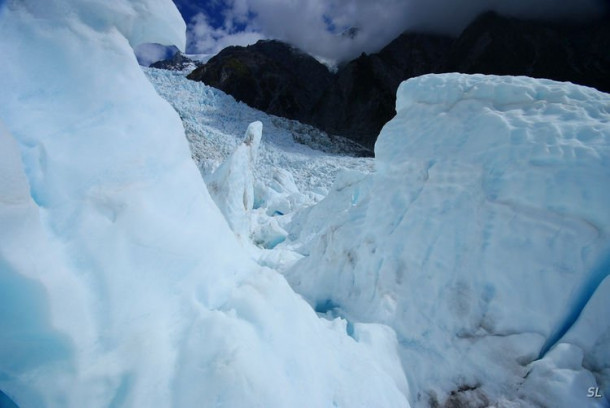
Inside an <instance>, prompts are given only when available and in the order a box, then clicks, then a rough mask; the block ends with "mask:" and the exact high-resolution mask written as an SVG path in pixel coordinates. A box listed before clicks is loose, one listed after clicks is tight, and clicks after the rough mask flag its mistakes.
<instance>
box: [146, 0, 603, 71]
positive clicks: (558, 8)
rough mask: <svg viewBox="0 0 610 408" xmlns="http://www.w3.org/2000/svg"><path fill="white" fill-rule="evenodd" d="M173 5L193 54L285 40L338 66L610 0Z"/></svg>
mask: <svg viewBox="0 0 610 408" xmlns="http://www.w3.org/2000/svg"><path fill="white" fill-rule="evenodd" d="M173 1H174V3H175V4H176V6H177V7H178V9H179V10H180V12H181V13H182V16H183V17H184V19H185V21H186V23H187V25H188V31H187V38H188V43H187V53H192V54H216V53H217V52H219V51H220V50H222V49H223V48H225V47H227V46H229V45H249V44H253V43H255V42H256V41H258V40H260V39H278V40H282V41H286V42H288V43H290V44H292V45H294V46H296V47H298V48H300V49H302V50H304V51H306V52H308V53H310V54H312V55H314V56H316V57H319V58H320V59H322V60H328V61H334V62H338V61H344V60H349V59H352V58H355V57H357V56H358V55H360V54H361V53H362V52H366V53H372V52H376V51H379V50H380V49H381V48H382V47H383V46H384V45H386V44H387V43H389V42H390V41H391V40H393V39H394V38H396V37H397V36H398V35H400V33H402V32H403V31H405V30H407V29H412V30H420V31H428V32H437V33H443V34H451V35H458V34H459V33H460V32H461V30H462V29H464V28H465V26H466V25H467V24H468V23H469V22H470V21H472V19H473V18H474V17H476V16H477V15H478V14H480V13H482V12H484V11H487V10H494V11H497V12H499V13H501V14H505V15H511V16H517V17H530V18H544V19H572V20H587V19H590V18H593V17H594V16H599V15H602V14H603V13H604V11H605V10H607V9H608V5H609V4H610V0H173ZM349 28H356V29H357V31H358V32H357V35H356V36H354V37H353V38H350V37H349V36H346V35H341V34H342V33H344V32H345V31H346V30H347V29H349ZM158 52H159V53H161V51H158ZM153 53H154V49H153ZM152 58H155V56H154V55H153V56H152Z"/></svg>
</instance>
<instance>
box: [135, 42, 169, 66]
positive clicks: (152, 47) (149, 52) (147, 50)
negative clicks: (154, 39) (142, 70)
mask: <svg viewBox="0 0 610 408" xmlns="http://www.w3.org/2000/svg"><path fill="white" fill-rule="evenodd" d="M135 54H136V57H137V58H138V63H139V64H140V65H142V66H145V67H147V66H149V65H150V64H152V63H153V62H157V61H160V60H162V59H165V58H167V54H168V47H165V46H163V45H159V44H140V45H138V46H137V47H136V48H135Z"/></svg>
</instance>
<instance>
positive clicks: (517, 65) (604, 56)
mask: <svg viewBox="0 0 610 408" xmlns="http://www.w3.org/2000/svg"><path fill="white" fill-rule="evenodd" d="M446 70H447V71H456V72H462V73H467V74H470V73H482V74H497V75H527V76H530V77H534V78H549V79H554V80H557V81H569V82H573V83H577V84H580V85H587V86H590V87H593V88H597V89H598V90H600V91H603V92H610V19H607V18H606V19H602V20H599V21H596V22H589V23H588V24H558V23H551V22H538V21H526V20H525V21H524V20H519V19H516V18H508V17H503V16H500V15H498V14H496V13H491V12H489V13H485V14H483V15H481V16H479V18H477V19H476V20H475V21H474V22H472V23H471V24H470V25H469V26H468V27H467V28H466V29H465V30H464V31H463V32H462V34H461V35H460V37H459V38H458V39H457V40H456V41H455V43H454V44H453V46H452V47H451V52H450V54H449V57H448V60H447V64H446Z"/></svg>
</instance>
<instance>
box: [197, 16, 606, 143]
mask: <svg viewBox="0 0 610 408" xmlns="http://www.w3.org/2000/svg"><path fill="white" fill-rule="evenodd" d="M443 72H462V73H469V74H470V73H482V74H496V75H527V76H532V77H538V78H549V79H554V80H558V81H570V82H574V83H577V84H581V85H586V86H591V87H595V88H597V89H598V90H600V91H603V92H610V19H609V18H608V17H605V18H603V19H600V20H599V21H595V22H589V23H587V24H567V23H552V22H541V21H527V20H519V19H516V18H510V17H503V16H500V15H498V14H496V13H492V12H488V13H484V14H482V15H481V16H479V17H478V18H477V19H475V20H474V21H473V22H472V23H471V24H470V25H469V26H468V27H467V28H466V29H465V30H464V31H463V32H462V33H461V34H460V36H459V37H458V38H452V37H447V36H441V35H433V34H424V33H413V32H405V33H403V34H402V35H400V36H399V37H398V38H396V39H395V40H393V41H392V42H391V43H389V44H388V45H387V46H386V47H384V48H383V49H382V50H381V51H379V52H378V53H375V54H371V55H366V54H362V55H361V56H360V57H358V58H356V59H355V60H353V61H350V62H348V63H346V64H343V65H342V66H341V67H340V68H339V69H338V71H337V72H336V73H331V72H330V71H329V70H328V69H327V67H326V66H324V65H323V64H321V63H320V62H318V61H317V60H316V59H314V58H313V57H311V56H309V55H307V54H306V53H304V52H302V51H299V50H297V49H295V48H294V47H291V46H290V45H288V44H285V43H282V42H279V41H259V42H258V43H256V44H254V45H250V46H248V47H228V48H225V49H224V50H222V51H221V52H220V53H219V54H218V55H216V56H215V57H213V58H212V59H210V60H209V61H208V62H207V63H206V64H204V65H202V66H201V67H199V68H197V69H195V70H194V71H193V72H192V73H191V74H190V75H189V76H188V78H189V79H192V80H196V81H202V82H204V83H206V84H207V85H210V86H213V87H215V88H218V89H220V90H222V91H224V92H226V93H228V94H230V95H232V96H233V97H235V99H237V100H239V101H243V102H245V103H247V104H248V105H250V106H252V107H254V108H257V109H260V110H262V111H264V112H267V113H270V114H273V115H277V116H282V117H286V118H289V119H295V120H299V121H301V122H303V123H307V124H310V125H313V126H316V127H318V128H320V129H322V130H324V131H326V132H327V133H329V134H331V135H340V136H344V137H347V138H350V139H352V140H354V141H356V142H358V143H360V144H362V145H363V146H365V147H367V148H369V149H372V148H373V146H374V144H375V140H376V138H377V135H378V134H379V131H380V130H381V128H382V126H383V125H384V124H385V123H386V122H387V121H388V120H390V119H391V118H392V117H393V116H394V114H395V111H394V106H395V99H396V90H397V88H398V85H399V84H400V83H401V82H402V81H404V80H406V79H409V78H412V77H415V76H419V75H423V74H428V73H443Z"/></svg>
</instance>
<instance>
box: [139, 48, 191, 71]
mask: <svg viewBox="0 0 610 408" xmlns="http://www.w3.org/2000/svg"><path fill="white" fill-rule="evenodd" d="M201 65H202V64H201V63H199V62H197V61H193V60H192V59H190V58H188V57H187V56H185V55H184V54H182V53H181V52H177V53H175V54H174V56H173V57H172V58H170V59H166V60H163V61H157V62H154V63H152V64H150V67H151V68H157V69H167V70H170V71H184V70H187V69H190V70H194V69H195V68H197V67H199V66H201Z"/></svg>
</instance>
